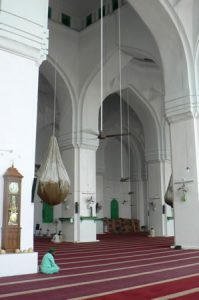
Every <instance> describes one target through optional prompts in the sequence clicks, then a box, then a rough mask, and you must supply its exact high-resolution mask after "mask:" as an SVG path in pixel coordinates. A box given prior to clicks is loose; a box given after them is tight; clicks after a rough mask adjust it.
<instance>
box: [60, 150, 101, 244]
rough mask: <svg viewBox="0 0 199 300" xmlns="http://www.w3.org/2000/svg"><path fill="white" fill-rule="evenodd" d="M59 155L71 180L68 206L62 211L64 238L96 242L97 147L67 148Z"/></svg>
mask: <svg viewBox="0 0 199 300" xmlns="http://www.w3.org/2000/svg"><path fill="white" fill-rule="evenodd" d="M62 158H63V161H64V162H65V164H66V165H67V167H68V168H69V169H67V170H69V171H68V173H69V177H70V179H71V182H72V185H71V189H70V192H71V195H70V196H69V201H68V202H67V203H68V209H67V210H65V211H64V210H63V218H65V221H64V220H63V234H64V236H65V240H66V241H74V242H91V241H96V221H95V219H96V147H94V146H87V147H80V146H77V147H74V148H70V149H69V148H68V149H66V150H64V151H63V150H62ZM71 219H72V222H71Z"/></svg>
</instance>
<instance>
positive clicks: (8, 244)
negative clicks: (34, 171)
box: [2, 166, 23, 252]
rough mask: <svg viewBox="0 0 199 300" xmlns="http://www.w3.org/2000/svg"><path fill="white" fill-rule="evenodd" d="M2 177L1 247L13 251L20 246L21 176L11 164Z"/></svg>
mask: <svg viewBox="0 0 199 300" xmlns="http://www.w3.org/2000/svg"><path fill="white" fill-rule="evenodd" d="M3 177H4V195H3V227H2V248H3V249H5V250H6V252H15V250H16V249H19V248H20V231H21V228H20V209H21V180H22V178H23V176H22V175H21V174H20V173H19V172H18V170H17V169H16V168H14V167H13V166H12V167H11V168H8V169H7V171H6V173H5V174H4V175H3Z"/></svg>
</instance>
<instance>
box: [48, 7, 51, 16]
mask: <svg viewBox="0 0 199 300" xmlns="http://www.w3.org/2000/svg"><path fill="white" fill-rule="evenodd" d="M48 18H49V19H51V18H52V7H50V6H49V7H48Z"/></svg>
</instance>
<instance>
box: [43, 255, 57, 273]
mask: <svg viewBox="0 0 199 300" xmlns="http://www.w3.org/2000/svg"><path fill="white" fill-rule="evenodd" d="M40 271H41V273H44V274H53V273H57V272H59V267H58V265H56V263H55V260H54V257H53V255H52V254H51V253H49V252H48V253H46V254H45V255H44V257H43V258H42V262H41V266H40Z"/></svg>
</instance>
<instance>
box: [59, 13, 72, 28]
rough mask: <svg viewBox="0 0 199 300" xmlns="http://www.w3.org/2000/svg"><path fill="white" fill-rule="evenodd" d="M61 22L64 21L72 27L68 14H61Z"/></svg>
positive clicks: (63, 22)
mask: <svg viewBox="0 0 199 300" xmlns="http://www.w3.org/2000/svg"><path fill="white" fill-rule="evenodd" d="M61 22H62V24H64V25H66V26H68V27H70V16H68V15H66V14H62V15H61Z"/></svg>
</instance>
